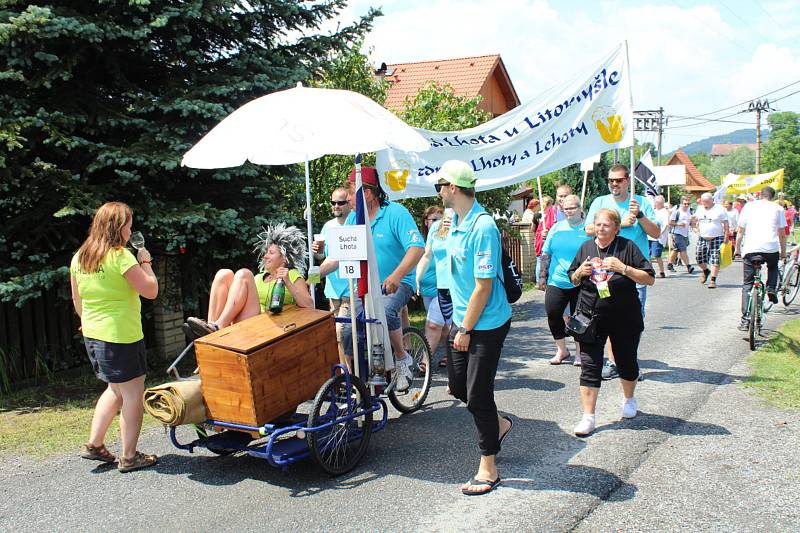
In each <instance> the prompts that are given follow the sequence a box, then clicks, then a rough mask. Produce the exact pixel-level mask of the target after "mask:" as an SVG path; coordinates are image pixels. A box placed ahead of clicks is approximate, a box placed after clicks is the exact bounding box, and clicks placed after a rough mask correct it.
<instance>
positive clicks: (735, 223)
mask: <svg viewBox="0 0 800 533" xmlns="http://www.w3.org/2000/svg"><path fill="white" fill-rule="evenodd" d="M722 207H724V208H725V214H726V215H728V240H729V241H731V242H734V241H735V240H736V228H738V227H739V211H737V210H736V209H734V207H733V202H731V201H730V200H725V201H724V202H722Z"/></svg>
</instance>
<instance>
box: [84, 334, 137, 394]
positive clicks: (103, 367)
mask: <svg viewBox="0 0 800 533" xmlns="http://www.w3.org/2000/svg"><path fill="white" fill-rule="evenodd" d="M83 343H84V345H86V354H87V355H88V356H89V362H90V363H92V369H93V370H94V373H95V375H96V376H97V379H99V380H100V381H105V382H106V383H125V382H126V381H130V380H132V379H135V378H138V377H139V376H143V375H145V374H147V351H146V350H145V346H144V339H142V340H140V341H138V342H132V343H130V344H120V343H116V342H107V341H101V340H97V339H89V338H84V339H83Z"/></svg>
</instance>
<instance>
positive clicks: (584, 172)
mask: <svg viewBox="0 0 800 533" xmlns="http://www.w3.org/2000/svg"><path fill="white" fill-rule="evenodd" d="M588 175H589V171H588V170H584V171H583V188H582V189H581V211H583V201H584V199H585V198H586V178H587V177H588Z"/></svg>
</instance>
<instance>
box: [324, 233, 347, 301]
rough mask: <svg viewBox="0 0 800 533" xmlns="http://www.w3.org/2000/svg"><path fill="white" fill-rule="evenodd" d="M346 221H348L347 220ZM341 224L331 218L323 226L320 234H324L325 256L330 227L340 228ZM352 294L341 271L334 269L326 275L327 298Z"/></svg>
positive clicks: (333, 298)
mask: <svg viewBox="0 0 800 533" xmlns="http://www.w3.org/2000/svg"><path fill="white" fill-rule="evenodd" d="M345 223H346V222H345ZM338 227H340V224H339V223H338V222H337V221H336V219H335V218H332V219H330V220H329V221H327V222H326V223H325V225H324V226H322V229H321V230H320V234H322V238H323V239H325V256H326V257H327V256H328V241H329V240H330V239H329V238H328V232H329V230H330V228H338ZM349 294H350V284H349V282H348V281H347V280H346V279H342V278H340V277H339V271H338V270H334V271H333V272H331V273H330V274H328V275H327V276H325V298H330V299H332V300H336V299H339V298H344V297H346V296H348V295H349Z"/></svg>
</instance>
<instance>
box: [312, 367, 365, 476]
mask: <svg viewBox="0 0 800 533" xmlns="http://www.w3.org/2000/svg"><path fill="white" fill-rule="evenodd" d="M348 404H349V407H350V408H351V409H352V411H358V410H362V409H367V408H369V407H370V406H371V397H370V395H369V392H368V391H367V388H366V387H365V386H364V384H363V383H362V382H361V380H360V379H358V378H357V377H356V376H354V375H350V387H349V388H348V386H347V382H346V379H345V376H344V374H338V375H336V376H334V377H332V378H330V379H329V380H328V381H326V382H325V384H324V385H323V386H322V388H321V389H320V390H319V392H317V396H316V398H314V405H313V406H312V407H311V413H310V414H309V416H308V428H309V429H312V428H315V427H319V426H322V425H324V424H327V423H331V422H332V423H333V424H332V426H331V427H329V428H327V429H323V430H320V431H308V433H307V435H306V439H307V440H308V447H309V448H310V449H311V455H312V456H313V457H314V460H315V461H316V462H317V463H318V464H319V466H321V467H322V469H323V470H325V472H327V473H328V474H330V475H332V476H338V475H341V474H344V473H347V472H349V471H350V470H352V469H353V468H355V466H356V465H357V464H358V462H359V461H360V460H361V458H362V457H363V456H364V454H365V453H366V451H367V445H369V438H370V437H371V436H372V413H371V412H370V413H366V414H365V415H363V416H361V417H356V418H353V419H352V420H346V421H340V420H341V417H345V416H347V411H348Z"/></svg>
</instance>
